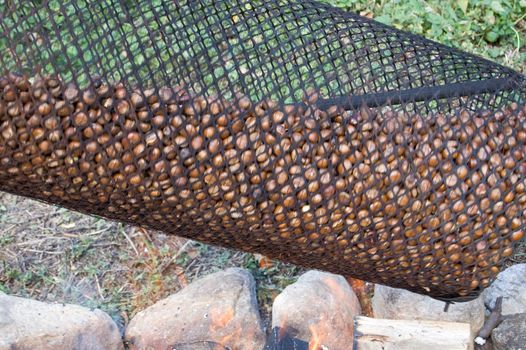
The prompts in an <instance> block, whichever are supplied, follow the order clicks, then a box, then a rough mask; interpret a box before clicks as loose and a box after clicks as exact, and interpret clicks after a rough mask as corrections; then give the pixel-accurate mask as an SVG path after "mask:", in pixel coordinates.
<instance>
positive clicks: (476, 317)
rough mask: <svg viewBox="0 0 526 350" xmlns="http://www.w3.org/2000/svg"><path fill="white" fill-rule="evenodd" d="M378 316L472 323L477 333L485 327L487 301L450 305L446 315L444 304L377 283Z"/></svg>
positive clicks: (375, 307)
mask: <svg viewBox="0 0 526 350" xmlns="http://www.w3.org/2000/svg"><path fill="white" fill-rule="evenodd" d="M372 304H373V312H374V317H377V318H387V319H397V320H428V321H450V322H461V323H469V324H470V325H471V330H472V332H473V334H477V332H478V331H479V330H480V328H481V327H482V325H483V324H484V311H485V308H484V301H483V298H482V297H478V298H477V299H475V300H472V301H469V302H464V303H455V304H451V305H449V309H448V311H447V312H444V306H445V305H446V304H445V303H444V302H442V301H439V300H436V299H433V298H431V297H427V296H425V295H420V294H416V293H412V292H409V291H407V290H405V289H397V288H391V287H386V286H383V285H380V284H377V285H376V286H375V288H374V297H373V300H372Z"/></svg>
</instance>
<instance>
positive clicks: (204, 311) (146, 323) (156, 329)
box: [125, 268, 265, 350]
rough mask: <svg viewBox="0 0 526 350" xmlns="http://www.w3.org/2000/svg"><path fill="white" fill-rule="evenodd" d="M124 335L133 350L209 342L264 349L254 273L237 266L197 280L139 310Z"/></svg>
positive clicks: (263, 336) (247, 348)
mask: <svg viewBox="0 0 526 350" xmlns="http://www.w3.org/2000/svg"><path fill="white" fill-rule="evenodd" d="M125 339H126V341H127V343H128V344H129V348H130V350H142V349H149V348H151V349H172V348H177V349H179V348H181V349H190V348H193V347H195V346H197V348H200V347H199V346H202V347H203V346H204V345H203V344H204V343H205V342H206V343H207V344H212V343H215V344H220V345H223V346H224V347H228V348H232V349H238V350H253V349H262V348H263V346H264V344H265V334H264V332H263V330H262V325H261V319H260V316H259V311H258V306H257V300H256V285H255V281H254V278H253V277H252V275H251V274H250V273H249V272H248V271H246V270H243V269H238V268H233V269H228V270H225V271H221V272H217V273H213V274H210V275H208V276H206V277H204V278H202V279H200V280H197V281H195V282H193V283H191V284H190V285H189V286H187V287H186V288H184V289H183V290H181V291H180V292H178V293H176V294H173V295H171V296H169V297H167V298H165V299H163V300H160V301H159V302H157V303H155V304H154V305H152V306H150V307H149V308H147V309H145V310H143V311H141V312H139V313H138V314H137V315H136V316H135V317H134V318H133V319H132V320H131V322H130V324H129V325H128V327H127V329H126V336H125ZM175 345H177V346H175ZM203 348H204V347H203Z"/></svg>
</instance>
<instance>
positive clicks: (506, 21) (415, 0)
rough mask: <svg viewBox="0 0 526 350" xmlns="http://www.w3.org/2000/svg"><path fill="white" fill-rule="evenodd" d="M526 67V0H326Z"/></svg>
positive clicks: (521, 67) (439, 40) (519, 67)
mask: <svg viewBox="0 0 526 350" xmlns="http://www.w3.org/2000/svg"><path fill="white" fill-rule="evenodd" d="M325 2H328V3H331V4H333V5H336V6H339V7H342V8H345V9H347V10H350V11H354V12H357V13H360V14H362V15H364V16H368V17H373V18H374V19H375V20H377V21H379V22H382V23H385V24H389V25H393V26H395V27H397V28H399V29H403V30H407V31H410V32H413V33H416V34H421V35H424V36H425V37H426V38H428V39H432V40H435V41H438V42H441V43H443V44H446V45H449V46H453V47H457V48H460V49H463V50H465V51H467V52H471V53H474V54H478V55H480V56H483V57H486V58H489V59H491V60H493V61H497V62H499V63H501V64H503V65H506V66H510V67H513V68H515V69H517V70H519V71H521V72H525V71H526V0H325Z"/></svg>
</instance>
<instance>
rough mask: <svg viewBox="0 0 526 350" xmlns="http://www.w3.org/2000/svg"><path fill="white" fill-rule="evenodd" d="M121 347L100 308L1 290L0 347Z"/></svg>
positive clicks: (47, 349) (51, 349)
mask: <svg viewBox="0 0 526 350" xmlns="http://www.w3.org/2000/svg"><path fill="white" fill-rule="evenodd" d="M12 349H32V350H57V349H75V350H114V349H123V343H122V339H121V336H120V333H119V330H118V328H117V326H116V325H115V323H114V322H113V321H112V319H111V318H110V317H109V316H108V315H107V314H106V313H104V312H102V311H100V310H90V309H87V308H85V307H81V306H78V305H64V304H48V303H43V302H39V301H36V300H31V299H25V298H18V297H13V296H8V295H6V294H4V293H0V350H12Z"/></svg>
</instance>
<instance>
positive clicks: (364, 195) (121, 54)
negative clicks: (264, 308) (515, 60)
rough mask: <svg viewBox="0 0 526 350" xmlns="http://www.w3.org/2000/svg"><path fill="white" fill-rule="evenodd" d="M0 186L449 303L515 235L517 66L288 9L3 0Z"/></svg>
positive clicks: (520, 193)
mask: <svg viewBox="0 0 526 350" xmlns="http://www.w3.org/2000/svg"><path fill="white" fill-rule="evenodd" d="M0 33H1V35H0V189H1V190H3V191H7V192H11V193H15V194H18V195H23V196H28V197H32V198H36V199H39V200H43V201H46V202H49V203H53V204H57V205H61V206H64V207H67V208H71V209H75V210H78V211H81V212H84V213H88V214H93V215H99V216H103V217H105V218H109V219H113V220H118V221H122V222H127V223H131V224H135V225H141V226H145V227H149V228H154V229H157V230H162V231H164V232H167V233H173V234H177V235H181V236H185V237H189V238H192V239H196V240H199V241H203V242H208V243H212V244H218V245H222V246H226V247H232V248H236V249H241V250H244V251H250V252H259V253H262V254H266V255H268V256H270V257H273V258H277V259H281V260H283V261H288V262H292V263H296V264H299V265H302V266H307V267H313V268H319V269H323V270H327V271H331V272H335V273H339V274H343V275H347V276H353V277H356V278H360V279H364V280H368V281H372V282H378V283H382V284H387V285H390V286H394V287H401V288H406V289H409V290H412V291H415V292H418V293H423V294H427V295H430V296H433V297H435V298H441V299H446V300H450V299H454V300H469V299H470V298H473V297H475V296H476V295H477V294H478V293H479V292H480V291H481V290H482V289H483V288H484V287H487V286H488V285H489V284H490V283H491V282H492V280H493V279H494V278H495V276H496V275H497V274H498V272H499V270H500V269H501V268H502V267H503V265H504V263H505V261H506V258H508V257H510V256H511V255H512V254H513V252H514V249H515V248H516V247H517V245H518V244H519V243H520V241H521V240H523V236H524V223H525V214H526V206H525V202H526V194H525V187H526V177H525V176H526V164H525V153H526V144H525V141H526V103H525V100H526V79H525V77H524V76H523V75H520V74H519V73H517V72H515V71H513V70H511V69H508V68H505V67H502V66H500V65H498V64H495V63H492V62H489V61H487V60H484V59H482V58H479V57H475V56H473V55H470V54H467V53H464V52H461V51H458V50H455V49H452V48H448V47H446V46H443V45H440V44H438V43H435V42H432V41H429V40H426V39H424V38H422V37H419V36H415V35H412V34H409V33H405V32H401V31H398V30H396V29H394V28H391V27H388V26H385V25H382V24H379V23H377V22H374V21H372V20H369V19H367V18H363V17H360V16H357V15H355V14H352V13H347V12H343V11H341V10H339V9H336V8H333V7H331V6H329V5H325V4H321V3H318V2H315V1H309V0H307V1H304V0H301V1H300V0H287V1H283V0H278V1H270V0H257V1H244V0H229V1H222V0H219V1H212V0H191V1H172V0H166V1H163V0H140V1H126V0H105V1H95V2H93V1H81V0H68V1H27V2H22V3H17V2H13V1H7V2H6V1H4V2H3V3H2V4H0Z"/></svg>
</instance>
